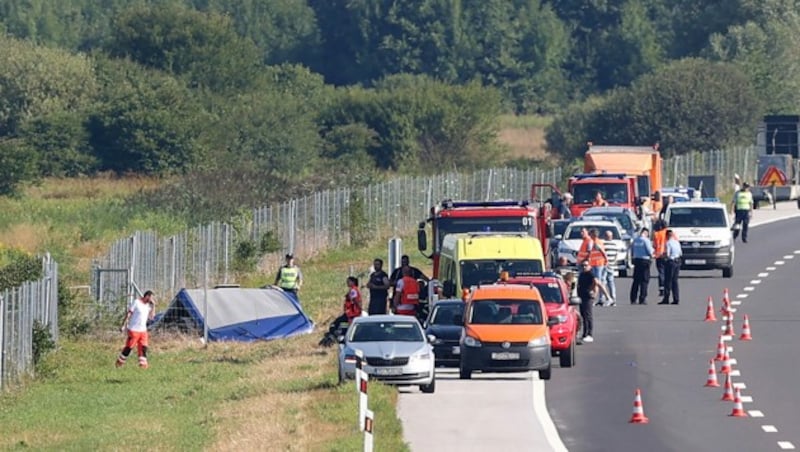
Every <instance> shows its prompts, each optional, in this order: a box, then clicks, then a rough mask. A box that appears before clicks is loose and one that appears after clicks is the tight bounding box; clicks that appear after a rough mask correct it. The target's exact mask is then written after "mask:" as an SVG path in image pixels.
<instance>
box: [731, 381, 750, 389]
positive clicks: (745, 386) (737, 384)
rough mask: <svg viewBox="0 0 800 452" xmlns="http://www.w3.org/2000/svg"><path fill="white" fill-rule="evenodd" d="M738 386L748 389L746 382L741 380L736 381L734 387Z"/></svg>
mask: <svg viewBox="0 0 800 452" xmlns="http://www.w3.org/2000/svg"><path fill="white" fill-rule="evenodd" d="M736 388H739V389H747V385H746V384H744V382H742V381H739V382H736V383H734V384H733V389H736Z"/></svg>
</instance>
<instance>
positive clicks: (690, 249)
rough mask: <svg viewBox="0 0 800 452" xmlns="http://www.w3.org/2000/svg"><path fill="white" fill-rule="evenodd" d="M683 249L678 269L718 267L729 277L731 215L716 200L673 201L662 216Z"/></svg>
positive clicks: (724, 275)
mask: <svg viewBox="0 0 800 452" xmlns="http://www.w3.org/2000/svg"><path fill="white" fill-rule="evenodd" d="M664 219H665V220H666V222H667V226H668V227H669V229H672V231H673V232H674V233H675V235H677V236H678V240H679V241H680V242H681V248H682V250H683V260H682V263H681V269H687V270H715V269H721V270H722V277H723V278H730V277H731V276H733V260H734V251H735V249H734V244H733V234H732V232H731V226H732V222H731V218H730V217H729V216H728V210H727V209H726V208H725V204H723V203H721V202H719V201H691V202H674V203H672V204H670V205H669V206H668V207H667V212H666V215H665V217H664Z"/></svg>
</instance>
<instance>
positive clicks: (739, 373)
mask: <svg viewBox="0 0 800 452" xmlns="http://www.w3.org/2000/svg"><path fill="white" fill-rule="evenodd" d="M741 376H742V374H741V372H739V369H733V370H732V371H731V377H741ZM742 398H744V397H742Z"/></svg>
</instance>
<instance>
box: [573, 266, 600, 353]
mask: <svg viewBox="0 0 800 452" xmlns="http://www.w3.org/2000/svg"><path fill="white" fill-rule="evenodd" d="M598 287H602V286H601V284H600V281H599V280H598V279H597V278H596V277H595V276H594V273H592V266H591V265H589V261H588V260H585V261H583V262H581V272H580V274H579V275H578V297H579V298H580V299H581V318H582V320H583V342H587V343H588V342H594V338H593V337H592V332H593V331H592V327H593V326H594V321H593V319H592V304H593V303H592V300H593V299H594V297H595V296H596V295H597V289H598Z"/></svg>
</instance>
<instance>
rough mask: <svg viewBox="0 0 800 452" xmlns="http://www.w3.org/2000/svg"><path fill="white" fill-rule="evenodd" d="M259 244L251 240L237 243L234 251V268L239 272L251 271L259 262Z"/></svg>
mask: <svg viewBox="0 0 800 452" xmlns="http://www.w3.org/2000/svg"><path fill="white" fill-rule="evenodd" d="M258 257H259V254H258V246H257V245H256V244H255V243H253V242H252V241H250V240H242V241H240V242H238V243H237V244H236V249H235V250H234V252H233V269H234V271H237V272H251V271H253V270H255V267H256V264H257V263H258Z"/></svg>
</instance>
